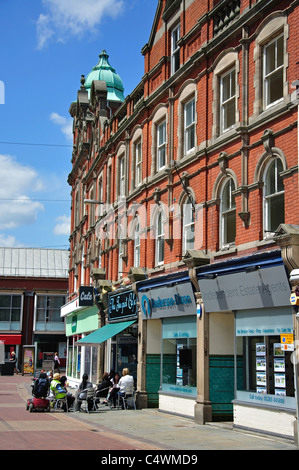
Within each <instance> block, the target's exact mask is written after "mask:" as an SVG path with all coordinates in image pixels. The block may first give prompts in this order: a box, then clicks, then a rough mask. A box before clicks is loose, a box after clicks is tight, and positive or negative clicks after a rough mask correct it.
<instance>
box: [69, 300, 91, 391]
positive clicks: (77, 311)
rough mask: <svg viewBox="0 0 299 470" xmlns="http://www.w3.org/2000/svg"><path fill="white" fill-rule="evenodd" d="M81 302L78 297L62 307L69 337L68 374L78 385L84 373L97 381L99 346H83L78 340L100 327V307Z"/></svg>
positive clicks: (72, 381) (73, 382) (70, 380)
mask: <svg viewBox="0 0 299 470" xmlns="http://www.w3.org/2000/svg"><path fill="white" fill-rule="evenodd" d="M79 303H80V302H79V298H76V299H74V300H73V301H71V302H69V303H67V304H66V305H64V306H63V307H62V308H61V316H63V317H65V328H66V337H67V361H66V375H67V377H68V381H69V383H70V384H72V385H78V384H79V383H80V381H81V378H82V375H83V374H84V373H86V374H87V375H88V377H89V380H91V381H92V382H96V381H97V364H98V350H97V348H96V347H92V346H90V345H82V346H81V345H78V344H77V342H78V340H80V339H81V338H82V337H83V338H84V337H86V336H87V335H89V334H90V333H91V332H94V331H95V330H97V329H98V324H99V321H98V308H97V307H96V306H86V307H85V306H81V305H79Z"/></svg>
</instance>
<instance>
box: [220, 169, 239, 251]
mask: <svg viewBox="0 0 299 470" xmlns="http://www.w3.org/2000/svg"><path fill="white" fill-rule="evenodd" d="M227 190H228V191H229V195H228V196H229V205H228V207H227V208H224V203H223V201H224V194H225V191H227ZM235 190H236V185H235V181H234V180H233V178H232V177H229V178H226V179H225V181H224V182H223V185H222V188H221V194H220V201H221V202H220V231H219V233H220V247H221V248H222V249H224V248H226V247H230V246H233V245H235V243H236V203H235V198H234V195H233V192H234V191H235ZM232 201H234V205H233V204H232ZM233 213H234V214H233ZM231 215H234V219H233V220H234V232H235V236H234V240H233V241H228V223H229V216H231Z"/></svg>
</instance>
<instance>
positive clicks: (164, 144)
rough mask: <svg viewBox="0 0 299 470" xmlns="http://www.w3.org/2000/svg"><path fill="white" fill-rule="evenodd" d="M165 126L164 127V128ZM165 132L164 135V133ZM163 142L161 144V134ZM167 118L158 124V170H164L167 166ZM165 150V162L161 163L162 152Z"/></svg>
mask: <svg viewBox="0 0 299 470" xmlns="http://www.w3.org/2000/svg"><path fill="white" fill-rule="evenodd" d="M162 127H163V129H162ZM163 134H164V135H163ZM161 135H162V138H163V142H162V143H161V144H160V136H161ZM166 141H167V139H166V119H165V120H163V121H161V122H160V123H158V124H157V163H156V165H157V171H160V170H162V169H163V168H165V166H166ZM162 151H164V164H163V165H161V157H160V155H161V152H162Z"/></svg>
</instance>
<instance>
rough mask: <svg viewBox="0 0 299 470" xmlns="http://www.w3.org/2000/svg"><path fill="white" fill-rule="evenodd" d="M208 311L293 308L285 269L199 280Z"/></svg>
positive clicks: (276, 268) (274, 268) (265, 269)
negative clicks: (290, 305)
mask: <svg viewBox="0 0 299 470" xmlns="http://www.w3.org/2000/svg"><path fill="white" fill-rule="evenodd" d="M198 283H199V287H200V291H201V295H202V298H203V302H204V306H205V310H206V311H207V312H220V311H231V310H240V309H257V308H271V307H280V306H285V305H289V300H290V286H289V282H288V278H287V275H286V271H285V267H284V266H275V267H271V268H263V269H257V270H256V271H253V272H248V273H247V272H244V271H243V272H239V273H235V274H227V275H219V276H216V277H215V278H214V279H199V280H198Z"/></svg>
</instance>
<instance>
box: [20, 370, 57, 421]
mask: <svg viewBox="0 0 299 470" xmlns="http://www.w3.org/2000/svg"><path fill="white" fill-rule="evenodd" d="M31 386H32V398H28V400H27V404H26V409H27V410H28V411H30V412H32V411H50V409H51V408H50V400H49V399H48V398H47V396H48V393H49V381H48V378H47V374H46V373H44V372H41V374H40V376H39V379H36V380H35V381H34V383H33V384H32V385H31Z"/></svg>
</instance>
